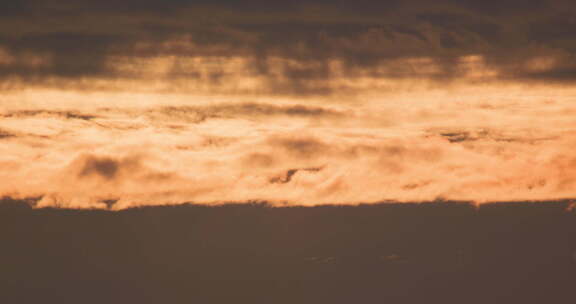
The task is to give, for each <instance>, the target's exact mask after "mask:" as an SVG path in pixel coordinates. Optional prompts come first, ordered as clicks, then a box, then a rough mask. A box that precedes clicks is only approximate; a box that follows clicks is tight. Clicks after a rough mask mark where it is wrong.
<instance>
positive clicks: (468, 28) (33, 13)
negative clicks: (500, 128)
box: [0, 0, 576, 89]
mask: <svg viewBox="0 0 576 304" xmlns="http://www.w3.org/2000/svg"><path fill="white" fill-rule="evenodd" d="M0 16H1V19H0V50H1V51H2V52H0V55H3V56H0V57H4V59H3V60H2V58H0V75H2V76H3V78H5V79H11V78H14V77H18V78H19V79H25V80H26V81H40V80H42V79H45V78H50V77H57V78H78V77H105V78H134V77H137V76H138V75H139V73H138V72H135V73H126V72H122V71H118V70H117V69H114V68H111V64H110V62H111V61H113V62H114V63H117V62H118V60H120V61H130V60H134V59H138V58H140V59H143V58H151V57H154V56H204V57H207V58H210V57H216V56H219V57H234V56H241V57H242V58H245V59H246V60H249V64H248V67H249V69H250V73H252V75H257V76H262V77H271V76H273V74H274V73H275V72H274V71H273V70H274V69H273V68H271V67H270V62H269V60H268V59H269V58H272V57H276V58H285V59H290V60H294V61H295V62H296V63H297V64H296V65H292V66H286V67H284V68H283V69H282V72H281V73H282V74H283V75H282V76H283V77H285V78H286V79H288V81H289V82H290V83H289V84H290V85H291V86H295V87H296V89H298V85H299V84H301V82H304V81H307V80H325V79H327V78H330V77H331V74H330V73H329V72H328V70H329V61H330V60H339V61H340V62H341V63H342V67H343V69H344V70H345V71H347V72H349V73H353V72H354V71H357V70H363V71H368V72H369V73H371V74H373V75H380V76H382V77H384V76H390V75H393V76H394V77H413V76H416V77H425V78H432V79H436V78H439V79H446V78H453V77H458V76H460V75H459V69H458V68H457V65H458V62H459V58H462V57H463V56H482V58H483V60H484V63H485V65H486V66H487V67H489V68H492V69H496V70H497V71H498V75H499V77H501V78H507V79H526V80H528V79H531V80H540V81H545V82H556V81H559V82H566V81H572V80H574V79H576V75H575V73H574V69H576V59H575V56H576V5H575V4H574V3H573V1H570V0H533V1H532V0H525V1H520V0H499V1H473V0H440V1H428V0H410V1H398V0H391V1H377V0H355V1H350V0H339V1H328V0H311V1H303V0H302V1H300V0H299V1H265V0H244V1H232V0H216V1H207V0H206V1H204V0H200V1H198V0H195V1H186V0H162V1H160V0H158V1H152V0H148V1H132V0H130V1H96V0H88V1H71V0H70V1H56V2H54V1H47V0H27V1H7V2H4V3H3V4H0ZM160 46H163V47H160ZM31 57H33V58H34V59H35V60H36V61H34V60H31V59H30V58H31ZM403 58H429V59H430V60H432V62H434V64H436V70H435V72H434V73H423V72H421V71H419V70H418V69H416V70H415V69H402V68H401V69H400V71H398V69H397V68H389V69H388V70H387V71H385V72H382V71H381V70H378V71H375V70H374V67H375V66H381V65H386V64H387V63H388V62H389V61H391V60H392V61H393V60H398V59H403ZM30 62H33V63H34V62H36V64H31V63H30ZM136 65H137V64H136ZM171 65H172V67H171V72H170V73H167V74H165V75H164V76H167V77H168V78H169V77H184V78H186V77H189V78H190V79H194V76H195V75H196V76H197V74H195V73H194V71H191V70H194V68H182V67H178V64H177V63H171ZM227 69H228V67H225V66H224V67H221V69H220V71H217V72H214V73H213V74H212V75H211V76H210V77H209V79H212V80H217V79H219V77H220V75H221V74H226V73H227ZM182 70H186V72H185V73H183V72H182ZM274 85H275V83H274V82H272V81H271V83H270V86H272V87H274ZM273 89H274V88H273ZM279 89H281V86H280V85H279ZM300 89H303V88H302V87H300Z"/></svg>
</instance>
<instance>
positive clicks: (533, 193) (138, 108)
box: [0, 0, 576, 209]
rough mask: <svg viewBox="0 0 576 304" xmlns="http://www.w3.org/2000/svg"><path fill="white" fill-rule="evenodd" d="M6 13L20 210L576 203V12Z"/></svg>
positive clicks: (37, 0) (463, 7) (422, 1)
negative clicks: (32, 205) (31, 206)
mask: <svg viewBox="0 0 576 304" xmlns="http://www.w3.org/2000/svg"><path fill="white" fill-rule="evenodd" d="M4 2H5V3H4ZM4 2H2V3H0V178H1V179H2V181H3V182H2V183H1V184H0V196H6V197H12V198H18V199H30V198H34V199H35V200H37V204H38V206H40V207H42V206H62V207H74V208H105V207H107V206H109V204H107V203H106V202H110V201H113V202H116V203H115V204H114V206H113V208H117V209H122V208H128V207H134V206H141V205H163V204H179V203H184V202H193V203H206V204H215V203H224V202H247V201H262V200H265V201H269V202H271V203H274V204H288V205H316V204H358V203H376V202H383V201H433V200H468V201H474V202H478V203H483V202H494V201H513V200H548V199H560V198H574V197H576V156H575V155H574V152H573V151H574V150H575V148H576V133H575V131H576V121H575V119H574V117H575V114H576V94H575V93H576V3H575V2H574V1H569V0H547V1H546V0H534V1H532V0H499V1H488V0H487V1H474V0H437V1H428V0H407V1H400V0H391V1H384V0H381V1H376V0H355V1H351V0H333V1H328V0H312V1H303V0H292V1H265V0H244V1H239V0H211V1H207V0H195V1H191V0H190V1H187V0H163V1H160V0H158V1H153V0H141V1H136V0H125V1H102V0H100V1H96V0H86V1H72V0H61V1H48V0H25V1H4Z"/></svg>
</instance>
